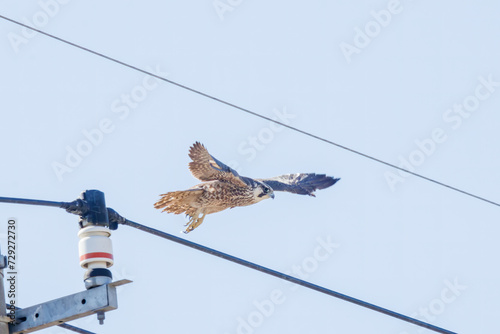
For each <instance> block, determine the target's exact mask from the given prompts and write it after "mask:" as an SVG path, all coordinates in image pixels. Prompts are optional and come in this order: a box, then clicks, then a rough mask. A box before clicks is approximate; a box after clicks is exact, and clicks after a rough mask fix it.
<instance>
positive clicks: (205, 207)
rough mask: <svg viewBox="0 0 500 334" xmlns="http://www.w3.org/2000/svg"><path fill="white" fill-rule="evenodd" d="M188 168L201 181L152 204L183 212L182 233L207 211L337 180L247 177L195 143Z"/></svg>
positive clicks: (312, 176)
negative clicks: (185, 218)
mask: <svg viewBox="0 0 500 334" xmlns="http://www.w3.org/2000/svg"><path fill="white" fill-rule="evenodd" d="M189 157H190V158H191V159H192V160H193V161H192V162H190V163H189V170H190V171H191V173H192V174H193V176H194V177H196V178H197V179H199V180H201V181H203V183H200V184H198V185H196V186H194V187H192V188H189V189H188V190H181V191H172V192H169V193H166V194H162V195H160V196H161V199H160V200H159V201H158V202H156V203H155V205H154V206H155V208H156V209H163V210H162V212H163V211H167V212H169V213H174V214H180V213H186V216H189V218H190V219H189V221H188V222H187V224H186V226H187V229H186V230H185V231H184V233H189V232H191V231H192V230H194V229H195V228H197V227H198V226H200V224H201V223H203V220H204V219H205V216H206V215H208V214H211V213H215V212H219V211H222V210H225V209H228V208H234V207H236V206H247V205H251V204H255V203H258V202H260V201H262V200H264V199H267V198H274V192H275V191H287V192H291V193H294V194H300V195H309V196H315V195H314V191H315V190H316V189H325V188H328V187H330V186H332V185H334V184H335V182H337V181H338V180H340V179H336V178H333V177H331V176H326V175H325V174H314V173H296V174H285V175H281V176H276V177H272V178H269V179H251V178H249V177H245V176H241V175H239V174H238V172H236V171H235V170H234V169H232V168H230V167H229V166H226V165H225V164H223V163H222V162H220V161H219V160H217V159H216V158H214V157H213V156H212V155H210V153H208V151H207V149H206V148H205V146H203V144H200V143H199V142H196V143H194V145H193V146H192V147H191V148H190V150H189Z"/></svg>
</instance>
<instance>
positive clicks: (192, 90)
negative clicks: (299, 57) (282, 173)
mask: <svg viewBox="0 0 500 334" xmlns="http://www.w3.org/2000/svg"><path fill="white" fill-rule="evenodd" d="M0 18H2V19H4V20H6V21H10V22H12V23H14V24H17V25H20V26H22V27H25V28H28V29H31V30H33V31H36V32H38V33H40V34H42V35H45V36H47V37H50V38H53V39H56V40H58V41H60V42H63V43H66V44H68V45H71V46H73V47H75V48H78V49H81V50H84V51H87V52H89V53H92V54H94V55H96V56H99V57H102V58H105V59H107V60H110V61H112V62H115V63H117V64H120V65H123V66H125V67H128V68H131V69H133V70H136V71H138V72H141V73H144V74H147V75H150V76H152V77H154V78H157V79H159V80H162V81H165V82H168V83H170V84H172V85H175V86H177V87H180V88H183V89H186V90H188V91H190V92H193V93H196V94H198V95H201V96H204V97H206V98H209V99H212V100H214V101H217V102H219V103H222V104H225V105H228V106H230V107H233V108H235V109H238V110H241V111H243V112H246V113H248V114H251V115H253V116H256V117H260V118H262V119H265V120H267V121H270V122H273V123H276V124H278V125H281V126H284V127H286V128H288V129H290V130H293V131H296V132H299V133H302V134H304V135H306V136H309V137H311V138H314V139H317V140H320V141H323V142H325V143H327V144H330V145H333V146H337V147H339V148H341V149H343V150H346V151H349V152H351V153H354V154H357V155H360V156H362V157H365V158H367V159H370V160H373V161H376V162H378V163H381V164H383V165H386V166H389V167H392V168H395V169H398V170H400V171H403V172H405V173H408V174H411V175H414V176H416V177H419V178H421V179H424V180H427V181H429V182H432V183H435V184H437V185H440V186H443V187H446V188H448V189H451V190H454V191H457V192H459V193H462V194H464V195H467V196H470V197H474V198H476V199H478V200H481V201H484V202H487V203H490V204H493V205H496V206H500V203H497V202H494V201H492V200H489V199H487V198H484V197H481V196H478V195H475V194H472V193H470V192H468V191H465V190H462V189H459V188H456V187H453V186H450V185H448V184H445V183H442V182H440V181H437V180H434V179H431V178H429V177H427V176H423V175H421V174H418V173H415V172H412V171H409V170H407V169H404V168H402V167H399V166H397V165H394V164H391V163H389V162H386V161H384V160H380V159H378V158H375V157H373V156H370V155H368V154H365V153H362V152H360V151H357V150H354V149H352V148H349V147H347V146H344V145H341V144H337V143H335V142H333V141H331V140H328V139H326V138H322V137H320V136H317V135H314V134H312V133H310V132H307V131H304V130H301V129H299V128H296V127H293V126H290V125H288V124H285V123H282V122H280V121H277V120H274V119H272V118H269V117H266V116H264V115H261V114H258V113H256V112H254V111H251V110H249V109H246V108H243V107H240V106H238V105H236V104H233V103H231V102H227V101H225V100H222V99H219V98H217V97H215V96H212V95H209V94H207V93H204V92H202V91H199V90H196V89H194V88H191V87H188V86H185V85H183V84H180V83H178V82H175V81H172V80H169V79H167V78H164V77H161V76H159V75H157V74H154V73H151V72H149V71H146V70H143V69H140V68H138V67H136V66H133V65H130V64H127V63H125V62H122V61H120V60H118V59H115V58H112V57H109V56H106V55H104V54H102V53H99V52H97V51H94V50H91V49H88V48H86V47H83V46H81V45H78V44H75V43H72V42H70V41H67V40H65V39H62V38H60V37H57V36H54V35H51V34H49V33H47V32H44V31H42V30H39V29H36V28H33V27H30V26H28V25H26V24H24V23H21V22H18V21H15V20H13V19H10V18H8V17H5V16H3V15H0Z"/></svg>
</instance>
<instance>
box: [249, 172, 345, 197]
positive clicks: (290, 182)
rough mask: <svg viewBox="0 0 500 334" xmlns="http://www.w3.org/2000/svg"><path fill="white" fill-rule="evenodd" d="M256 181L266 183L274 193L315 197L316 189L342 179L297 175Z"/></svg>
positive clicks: (326, 186) (322, 175)
mask: <svg viewBox="0 0 500 334" xmlns="http://www.w3.org/2000/svg"><path fill="white" fill-rule="evenodd" d="M256 180H257V181H261V182H264V183H265V184H267V185H268V186H270V187H271V188H273V190H274V191H288V192H290V193H294V194H300V195H309V196H315V195H314V193H313V192H314V191H315V190H316V189H325V188H328V187H330V186H332V185H334V184H335V182H337V181H338V180H340V179H336V178H333V177H331V176H326V175H325V174H314V173H296V174H285V175H280V176H276V177H272V178H269V179H256Z"/></svg>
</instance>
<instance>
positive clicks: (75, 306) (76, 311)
mask: <svg viewBox="0 0 500 334" xmlns="http://www.w3.org/2000/svg"><path fill="white" fill-rule="evenodd" d="M130 282H131V281H129V280H121V281H117V282H113V283H110V284H106V285H101V286H98V287H96V288H93V289H90V290H85V291H82V292H78V293H75V294H72V295H68V296H65V297H61V298H58V299H54V300H51V301H48V302H46V303H42V304H38V305H33V306H30V307H27V308H23V309H19V310H17V311H16V319H18V320H21V322H20V323H17V324H15V325H9V329H10V334H21V333H31V332H34V331H37V330H40V329H43V328H48V327H52V326H56V325H59V324H61V323H64V322H68V321H71V320H75V319H79V318H83V317H86V316H88V315H91V314H94V313H98V312H107V311H111V310H115V309H117V308H118V302H117V297H116V286H118V285H122V284H127V283H130Z"/></svg>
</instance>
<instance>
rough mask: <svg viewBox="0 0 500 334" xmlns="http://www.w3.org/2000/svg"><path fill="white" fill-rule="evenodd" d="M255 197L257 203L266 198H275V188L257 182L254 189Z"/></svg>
mask: <svg viewBox="0 0 500 334" xmlns="http://www.w3.org/2000/svg"><path fill="white" fill-rule="evenodd" d="M253 197H254V200H255V202H256V203H257V202H260V201H262V200H263V199H266V198H274V191H273V188H271V187H270V186H268V185H267V184H265V183H264V182H260V181H256V182H255V187H254V188H253Z"/></svg>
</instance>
